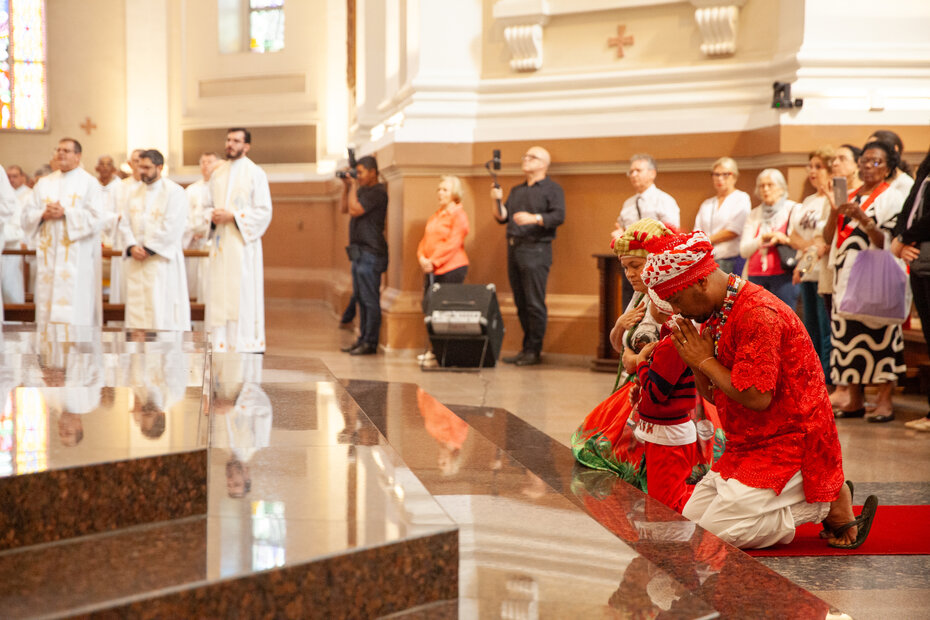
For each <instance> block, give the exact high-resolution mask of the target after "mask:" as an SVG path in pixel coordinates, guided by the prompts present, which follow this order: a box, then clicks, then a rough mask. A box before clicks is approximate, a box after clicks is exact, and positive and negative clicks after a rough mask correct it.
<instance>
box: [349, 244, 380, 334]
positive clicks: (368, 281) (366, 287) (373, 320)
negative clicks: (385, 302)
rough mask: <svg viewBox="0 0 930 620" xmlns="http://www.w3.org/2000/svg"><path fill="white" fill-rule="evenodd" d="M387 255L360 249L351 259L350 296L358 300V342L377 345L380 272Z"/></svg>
mask: <svg viewBox="0 0 930 620" xmlns="http://www.w3.org/2000/svg"><path fill="white" fill-rule="evenodd" d="M387 265H388V257H387V256H378V255H377V254H372V253H370V252H366V251H364V250H362V253H361V255H360V256H359V257H358V259H357V260H354V261H352V297H354V298H355V299H356V300H357V301H358V315H359V321H358V323H359V330H360V332H361V335H360V336H359V338H358V341H359V342H360V343H364V344H370V345H374V346H378V337H379V336H380V334H381V274H382V273H384V272H385V271H387Z"/></svg>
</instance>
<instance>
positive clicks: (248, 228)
mask: <svg viewBox="0 0 930 620" xmlns="http://www.w3.org/2000/svg"><path fill="white" fill-rule="evenodd" d="M250 142H251V135H250V134H249V132H248V130H246V129H241V128H234V129H230V130H229V131H228V132H227V133H226V159H227V161H226V162H224V163H223V164H222V165H220V166H219V168H217V170H216V171H215V172H214V173H213V176H212V177H211V178H210V198H211V204H210V207H209V208H207V209H206V211H205V213H204V219H205V220H207V221H208V222H210V225H211V233H210V274H209V276H208V278H207V297H206V308H205V314H206V316H205V321H204V322H205V325H206V328H207V330H209V332H210V336H211V340H212V344H213V350H214V351H218V352H224V351H238V352H244V353H260V352H263V351H264V350H265V292H264V273H263V266H262V235H264V234H265V231H266V230H267V229H268V225H269V224H270V223H271V191H270V190H269V188H268V177H267V176H266V175H265V172H264V171H263V170H262V169H261V168H259V167H258V166H257V165H255V164H254V163H253V162H252V160H250V159H249V158H248V157H246V154H247V153H248V152H249V148H250Z"/></svg>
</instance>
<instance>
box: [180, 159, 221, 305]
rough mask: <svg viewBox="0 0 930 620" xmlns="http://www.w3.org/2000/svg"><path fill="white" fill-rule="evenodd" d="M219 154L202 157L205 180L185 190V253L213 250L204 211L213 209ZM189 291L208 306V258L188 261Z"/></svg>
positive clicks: (188, 259)
mask: <svg viewBox="0 0 930 620" xmlns="http://www.w3.org/2000/svg"><path fill="white" fill-rule="evenodd" d="M217 163H218V162H217V158H216V153H204V154H203V155H201V156H200V174H201V176H202V177H203V178H202V179H198V180H197V181H195V182H193V183H191V184H190V185H188V186H187V188H186V189H185V190H184V191H185V192H186V193H187V206H188V215H187V230H185V231H184V249H185V250H207V249H209V234H210V222H209V220H208V219H207V218H205V217H204V211H205V210H206V209H207V207H208V206H209V205H210V188H209V185H208V183H209V182H210V176H211V175H212V174H213V169H214V168H215V167H216V165H217ZM185 262H186V263H187V291H188V293H189V294H190V297H191V299H196V300H197V301H198V302H200V303H204V299H206V297H207V276H208V273H209V268H210V264H209V261H208V260H207V259H206V258H197V257H190V258H187V259H186V261H185Z"/></svg>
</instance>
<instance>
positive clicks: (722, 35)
mask: <svg viewBox="0 0 930 620" xmlns="http://www.w3.org/2000/svg"><path fill="white" fill-rule="evenodd" d="M690 2H691V5H692V6H693V7H694V21H696V22H697V25H698V28H699V29H700V30H701V37H702V38H703V39H704V42H703V43H701V52H702V53H703V54H704V55H705V56H709V57H711V58H714V57H718V56H729V55H731V54H733V53H735V52H736V33H737V31H738V29H739V10H740V7H742V6H743V5H744V4H746V0H690Z"/></svg>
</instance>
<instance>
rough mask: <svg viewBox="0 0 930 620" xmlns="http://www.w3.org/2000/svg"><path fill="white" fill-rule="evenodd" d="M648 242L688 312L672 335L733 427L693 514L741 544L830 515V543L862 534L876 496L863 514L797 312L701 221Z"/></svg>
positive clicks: (646, 276) (858, 540) (652, 272)
mask: <svg viewBox="0 0 930 620" xmlns="http://www.w3.org/2000/svg"><path fill="white" fill-rule="evenodd" d="M649 250H650V254H649V258H648V259H647V261H646V267H645V268H644V269H643V273H642V276H641V277H642V280H643V282H644V283H645V284H646V286H648V287H649V288H650V289H652V291H653V292H654V293H655V294H656V295H657V296H658V297H659V298H661V299H664V300H665V301H667V302H668V303H669V304H671V306H672V308H673V309H674V310H675V312H677V313H679V314H680V315H681V317H683V318H681V317H679V318H677V321H676V327H675V328H674V329H673V331H672V340H673V341H674V343H675V348H676V349H677V350H678V354H679V355H680V356H681V358H682V360H684V362H685V363H686V364H687V365H688V366H689V367H690V368H691V369H692V370H693V371H694V377H695V382H696V384H697V387H698V390H699V391H700V393H701V395H702V396H703V397H704V398H707V399H708V400H712V401H713V402H714V404H715V405H716V406H717V409H718V411H719V413H720V418H721V421H722V424H723V428H724V431H725V432H726V435H727V447H726V450H725V452H724V453H723V456H722V457H721V458H720V460H718V461H717V462H716V463H715V464H714V466H713V469H712V471H710V472H708V474H707V475H706V476H705V477H704V479H703V480H701V482H700V483H698V485H697V486H696V487H695V490H694V493H693V494H692V496H691V498H690V499H689V500H688V503H687V504H686V505H685V507H684V511H683V514H684V516H685V517H687V518H688V519H691V520H692V521H696V522H697V523H698V524H699V525H700V526H701V527H703V528H704V529H706V530H708V531H710V532H712V533H714V534H716V535H717V536H719V537H720V538H722V539H723V540H725V541H727V542H729V543H730V544H732V545H734V546H736V547H740V548H743V549H757V548H762V547H768V546H770V545H774V544H779V543H781V544H785V543H789V542H791V540H793V538H794V533H795V528H796V527H797V526H798V525H800V524H802V523H809V522H813V523H823V527H824V529H823V532H822V533H821V536H822V537H823V538H825V539H826V540H827V544H829V545H830V546H833V547H841V548H855V547H858V546H859V545H861V544H862V543H863V541H865V538H866V536H867V535H868V531H869V528H870V527H871V524H872V519H873V518H874V516H875V510H876V508H877V506H878V500H877V498H876V497H875V496H874V495H873V496H870V497H869V498H868V499H867V500H866V502H865V504H864V506H863V509H862V514H861V515H860V516H859V517H858V518H857V517H856V516H855V515H854V514H853V508H852V484H848V483H847V484H843V458H842V454H841V453H840V442H839V438H838V437H837V433H836V424H835V422H834V421H833V410H832V407H831V405H830V398H829V396H828V393H827V388H826V383H825V380H824V375H823V370H822V368H821V365H820V362H819V358H818V357H817V353H816V352H815V351H814V346H813V344H812V343H811V340H810V337H809V336H808V334H807V330H806V329H804V325H802V323H801V321H800V320H799V319H798V316H797V315H796V314H795V313H794V311H793V310H792V309H791V308H789V307H788V306H786V305H785V304H784V303H782V302H781V301H780V300H779V299H778V298H776V297H775V296H774V295H772V294H771V293H769V292H768V291H766V290H765V289H763V288H762V287H760V286H757V285H755V284H752V283H750V282H744V281H743V280H741V279H740V278H739V277H737V276H735V275H732V274H727V273H724V272H723V271H721V270H720V269H718V267H717V263H715V262H714V259H713V246H712V245H711V244H710V241H709V240H708V238H707V236H706V235H705V234H704V233H702V232H696V233H693V234H687V235H673V236H666V237H662V238H659V239H657V240H656V241H655V243H654V244H653V245H652V246H651V247H650V248H649ZM691 321H695V322H697V323H701V324H703V325H702V329H701V332H700V333H698V331H697V329H695V327H694V325H693V324H692V323H691Z"/></svg>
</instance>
